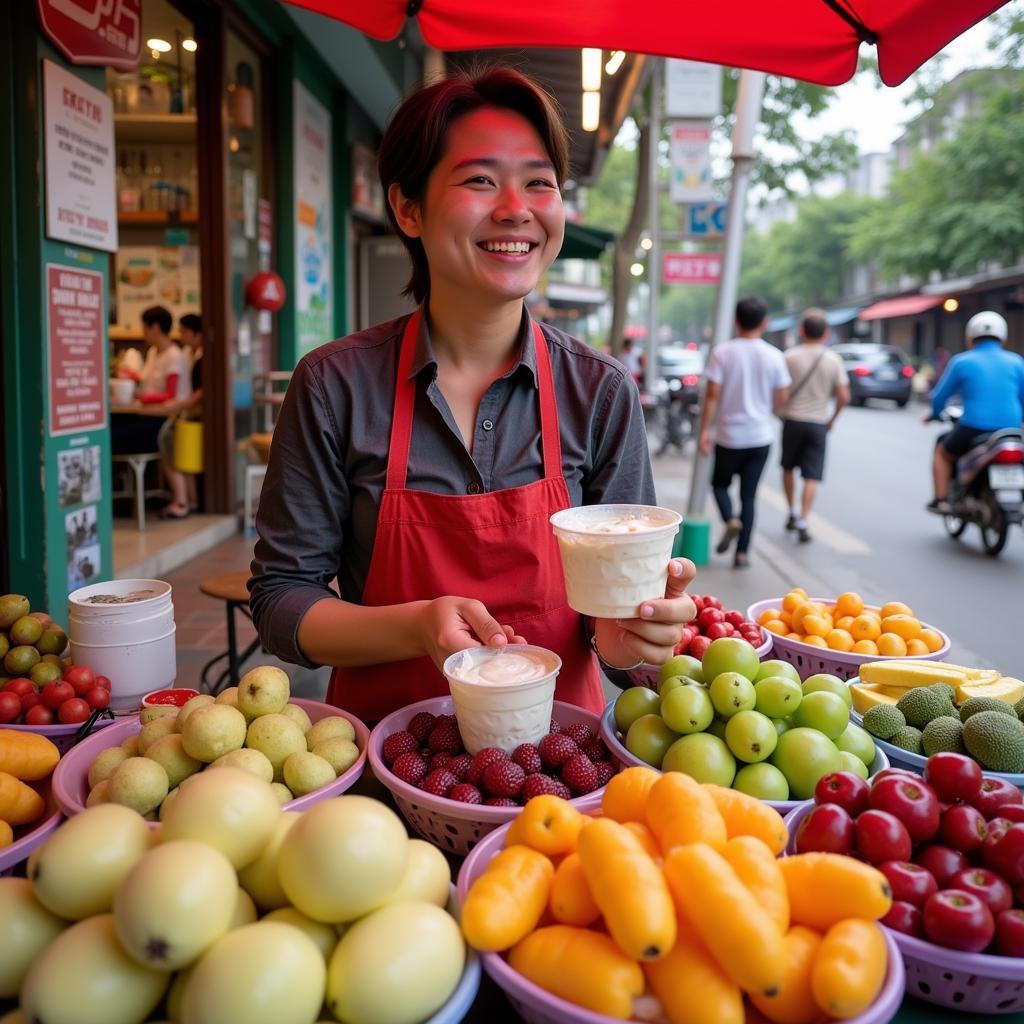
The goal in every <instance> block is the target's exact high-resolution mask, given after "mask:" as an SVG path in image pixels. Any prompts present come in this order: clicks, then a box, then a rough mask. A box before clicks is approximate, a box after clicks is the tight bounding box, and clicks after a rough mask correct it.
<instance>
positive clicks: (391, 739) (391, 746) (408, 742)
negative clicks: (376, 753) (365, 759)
mask: <svg viewBox="0 0 1024 1024" xmlns="http://www.w3.org/2000/svg"><path fill="white" fill-rule="evenodd" d="M418 749H419V743H418V742H417V741H416V737H415V736H413V734H412V733H411V732H409V730H408V729H400V730H399V731H398V732H393V733H392V734H391V735H390V736H388V737H387V739H385V740H384V742H383V743H382V744H381V748H380V753H381V757H383V758H384V763H385V764H386V765H388V766H389V767H390V766H391V765H393V764H394V763H395V761H397V760H398V758H399V757H401V756H402V754H412V753H415V752H416V751H417V750H418Z"/></svg>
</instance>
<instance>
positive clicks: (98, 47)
mask: <svg viewBox="0 0 1024 1024" xmlns="http://www.w3.org/2000/svg"><path fill="white" fill-rule="evenodd" d="M36 8H37V9H38V11H39V23H40V24H41V25H42V26H43V31H44V32H45V33H46V35H47V36H48V37H49V39H50V42H52V43H53V45H54V46H56V47H57V49H58V50H60V52H61V53H63V54H64V56H65V57H67V59H68V60H69V61H71V63H72V64H100V65H109V66H110V67H114V68H120V69H121V70H122V71H130V70H131V69H132V68H134V67H135V66H136V65H137V64H138V63H139V57H140V56H141V54H142V0H36Z"/></svg>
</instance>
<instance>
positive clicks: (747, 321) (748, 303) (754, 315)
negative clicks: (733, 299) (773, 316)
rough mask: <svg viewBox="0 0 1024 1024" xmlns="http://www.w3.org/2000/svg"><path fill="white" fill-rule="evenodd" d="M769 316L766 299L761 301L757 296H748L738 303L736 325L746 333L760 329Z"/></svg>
mask: <svg viewBox="0 0 1024 1024" xmlns="http://www.w3.org/2000/svg"><path fill="white" fill-rule="evenodd" d="M767 315H768V306H767V305H766V304H765V301H764V299H759V298H758V297H757V296H756V295H748V296H747V297H746V298H745V299H740V301H739V302H737V303H736V323H738V324H739V325H740V327H742V328H743V330H745V331H752V330H754V328H756V327H760V326H761V324H763V323H764V318H765V317H766V316H767Z"/></svg>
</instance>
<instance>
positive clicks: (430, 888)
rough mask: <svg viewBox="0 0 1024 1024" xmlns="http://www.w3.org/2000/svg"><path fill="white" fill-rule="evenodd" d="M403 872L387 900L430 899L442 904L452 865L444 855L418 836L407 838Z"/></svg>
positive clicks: (438, 905) (394, 901) (447, 890)
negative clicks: (406, 854) (416, 837)
mask: <svg viewBox="0 0 1024 1024" xmlns="http://www.w3.org/2000/svg"><path fill="white" fill-rule="evenodd" d="M406 850H407V853H408V856H407V858H406V861H405V872H404V874H403V875H402V880H401V881H400V882H399V883H398V888H397V889H396V890H395V891H394V892H393V893H392V894H391V896H390V898H389V899H388V903H389V904H391V903H433V904H434V906H435V907H442V908H443V907H446V906H447V905H448V897H449V895H450V894H451V884H452V869H451V867H450V866H449V864H448V861H447V860H446V859H445V855H444V854H443V853H442V852H441V851H440V850H439V849H438V848H437V847H436V846H433V845H432V844H430V843H427V842H424V841H423V840H422V839H410V840H409V843H408V845H407V847H406Z"/></svg>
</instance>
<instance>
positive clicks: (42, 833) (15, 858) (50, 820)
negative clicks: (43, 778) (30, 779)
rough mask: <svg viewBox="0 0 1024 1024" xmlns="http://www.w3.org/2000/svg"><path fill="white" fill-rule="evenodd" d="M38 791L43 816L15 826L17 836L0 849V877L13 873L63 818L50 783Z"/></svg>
mask: <svg viewBox="0 0 1024 1024" xmlns="http://www.w3.org/2000/svg"><path fill="white" fill-rule="evenodd" d="M40 792H41V793H42V794H43V797H44V799H45V800H46V809H45V810H44V811H43V817H42V818H40V819H39V821H36V822H33V823H32V825H30V826H29V825H23V826H21V827H20V828H16V829H15V835H17V836H18V838H17V839H15V840H14V842H13V843H11V845H10V846H5V847H4V848H3V849H2V850H0V878H3V877H5V876H6V875H13V874H15V873H16V870H17V868H18V865H19V864H22V863H24V861H26V860H28V857H29V854H31V853H32V851H33V850H34V849H35V848H36V847H37V846H41V845H42V844H43V842H44V840H45V839H46V837H47V836H48V835H49V834H50V833H51V832H53V831H54V829H56V827H57V826H58V825H59V824H60V823H61V821H62V820H63V817H64V815H62V814H61V813H60V808H59V807H58V806H57V802H56V800H55V799H54V796H53V790H52V784H51V786H49V787H46V788H45V789H42V788H41V789H40Z"/></svg>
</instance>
